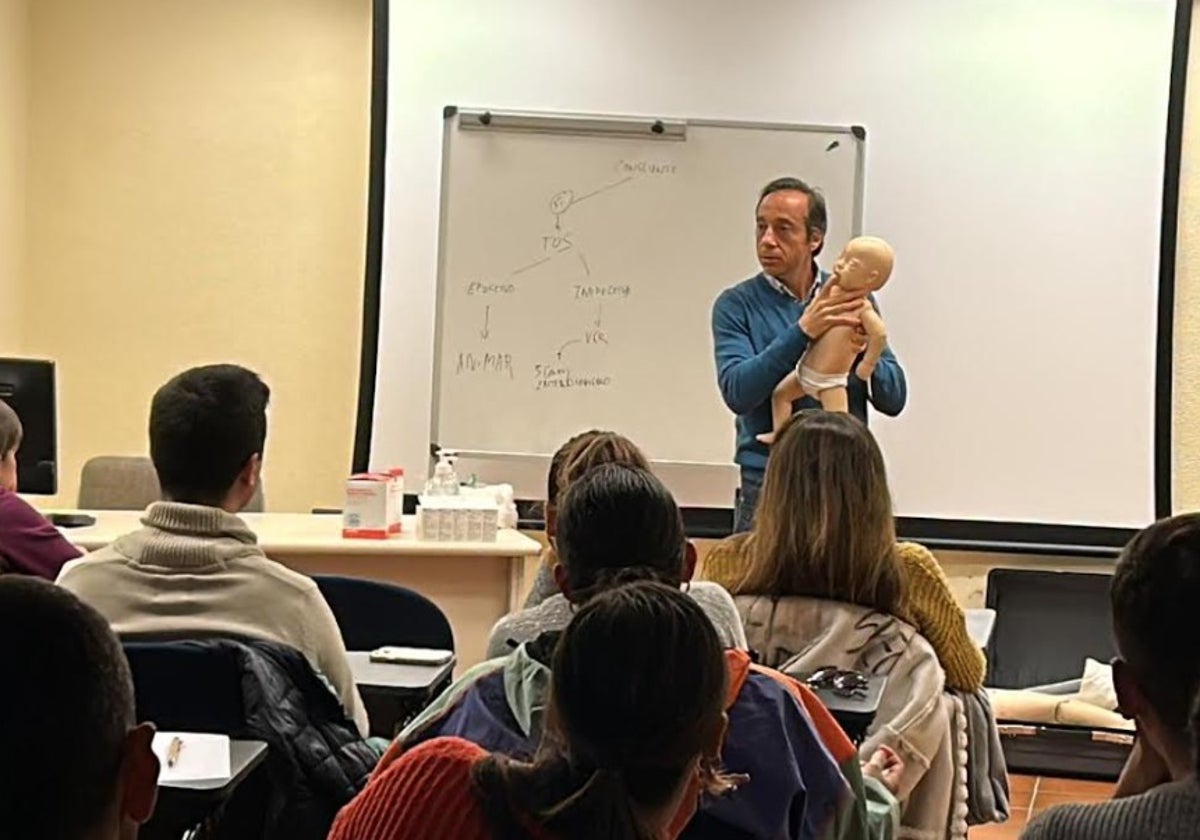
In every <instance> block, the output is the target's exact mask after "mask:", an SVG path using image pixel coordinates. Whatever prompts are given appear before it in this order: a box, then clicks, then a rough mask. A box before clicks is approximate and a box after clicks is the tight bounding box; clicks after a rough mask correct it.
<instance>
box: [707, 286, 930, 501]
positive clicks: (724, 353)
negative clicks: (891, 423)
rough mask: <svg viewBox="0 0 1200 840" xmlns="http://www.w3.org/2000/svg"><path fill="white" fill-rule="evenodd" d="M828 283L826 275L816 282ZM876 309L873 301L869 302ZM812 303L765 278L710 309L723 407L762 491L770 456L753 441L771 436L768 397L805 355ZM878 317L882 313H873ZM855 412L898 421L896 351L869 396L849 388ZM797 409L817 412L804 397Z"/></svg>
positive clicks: (902, 393) (745, 465)
mask: <svg viewBox="0 0 1200 840" xmlns="http://www.w3.org/2000/svg"><path fill="white" fill-rule="evenodd" d="M828 277H829V275H828V274H827V273H825V272H821V273H820V274H819V276H818V282H819V283H824V282H825V281H826V280H827V279H828ZM871 303H872V304H875V301H874V299H873V298H872V300H871ZM806 305H807V301H804V302H802V301H798V300H796V299H795V298H793V297H791V296H790V295H786V294H783V293H782V292H779V291H777V290H776V289H775V288H773V287H772V286H771V284H770V282H768V280H767V278H766V277H764V276H763V275H762V274H758V275H756V276H754V277H751V278H750V279H749V280H745V281H743V282H741V283H738V284H737V285H736V286H733V287H732V288H729V289H726V290H725V291H724V292H722V293H721V296H720V297H718V298H717V302H716V303H714V304H713V312H712V332H713V350H714V353H715V355H716V360H717V383H718V384H719V385H720V388H721V396H722V397H723V398H724V399H725V404H726V405H727V406H729V409H730V410H731V411H732V412H733V413H734V414H736V415H737V455H736V456H735V458H734V460H735V461H736V462H737V463H738V465H739V466H741V468H742V479H743V481H745V480H750V481H752V482H754V483H761V482H762V476H763V471H764V470H765V469H766V466H767V451H768V448H767V447H766V446H765V445H763V444H761V443H759V442H758V441H757V440H755V435H760V434H762V433H764V432H769V431H771V425H772V424H771V393H772V392H773V391H774V390H775V386H776V385H778V384H779V381H780V380H781V379H783V377H784V376H786V375H787V374H788V373H790V372H791V371H792V370H795V368H796V365H797V364H798V363H799V361H800V357H801V356H802V355H804V351H805V350H806V349H807V348H808V336H806V335H805V334H804V333H803V332H802V331H801V330H800V327H799V325H798V323H797V322H798V321H799V320H800V315H801V314H802V313H803V312H804V307H805V306H806ZM876 309H878V305H876ZM847 389H848V391H849V397H850V412H851V413H852V414H854V415H855V416H856V417H858V418H859V419H860V420H863V421H866V419H867V400H868V398H869V399H870V401H871V404H872V405H874V406H875V408H876V409H877V410H879V411H881V412H883V413H884V414H887V415H889V416H891V417H895V416H896V415H897V414H899V413H900V412H901V410H902V409H903V408H904V403H905V402H906V401H907V399H908V385H907V383H906V382H905V380H904V371H903V370H902V369H901V367H900V362H899V361H898V360H897V359H896V356H895V354H894V353H892V350H891V348H890V347H889V348H887V349H886V350H884V351H883V357H882V358H881V359H880V360H879V364H878V365H876V367H875V373H874V374H872V376H871V388H870V395H869V396H868V393H867V386H866V383H864V382H863V381H862V380H861V379H859V378H858V377H857V376H854V375H853V373H852V374H851V375H850V378H849V382H848V384H847ZM796 407H797V408H798V409H799V408H819V407H820V403H818V402H817V401H816V400H814V399H813V398H812V397H805V398H804V399H803V400H801V401H800V402H798V403H797V404H796Z"/></svg>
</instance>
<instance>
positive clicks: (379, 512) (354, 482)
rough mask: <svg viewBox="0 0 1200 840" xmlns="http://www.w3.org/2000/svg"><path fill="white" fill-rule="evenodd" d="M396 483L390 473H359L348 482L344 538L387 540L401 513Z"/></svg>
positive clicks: (343, 522) (343, 517)
mask: <svg viewBox="0 0 1200 840" xmlns="http://www.w3.org/2000/svg"><path fill="white" fill-rule="evenodd" d="M393 485H394V481H393V478H392V476H391V475H389V474H387V473H359V474H358V475H352V476H350V478H349V479H348V480H347V481H346V504H345V506H344V507H343V510H342V536H343V537H348V538H352V539H372V540H386V539H387V538H388V536H390V535H391V534H392V533H393V531H392V527H393V524H394V523H395V522H398V521H399V513H398V512H397V511H396V509H395V504H396V495H395V493H394V491H393Z"/></svg>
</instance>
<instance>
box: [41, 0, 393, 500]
mask: <svg viewBox="0 0 1200 840" xmlns="http://www.w3.org/2000/svg"><path fill="white" fill-rule="evenodd" d="M370 7H371V3H370V0H253V2H247V0H205V2H202V3H196V2H189V1H188V0H37V2H35V3H33V4H32V17H31V33H32V34H31V41H30V48H31V49H30V60H31V64H30V103H31V115H30V128H31V144H30V155H29V163H30V167H29V208H28V209H29V224H28V227H29V231H28V241H29V254H30V256H29V261H28V271H29V282H28V284H27V286H26V292H27V298H26V306H25V319H24V320H25V336H26V338H27V341H26V347H27V349H28V350H29V351H30V352H31V353H34V354H45V355H46V356H50V357H53V358H55V359H57V360H58V362H59V375H60V401H61V402H60V415H61V424H60V429H61V431H60V443H61V465H60V469H61V474H62V476H63V479H64V486H63V488H62V491H63V492H62V494H61V495H60V497H59V499H58V500H51V501H50V504H53V503H55V502H58V503H61V504H71V503H72V500H73V499H74V498H75V495H76V492H77V482H78V475H79V469H80V467H81V466H82V464H83V461H84V460H85V459H86V458H87V457H89V456H92V455H96V454H101V453H107V454H120V453H130V454H136V453H144V452H145V451H146V442H145V437H146V433H145V427H146V410H147V406H148V403H149V400H150V397H151V395H152V393H153V391H154V389H155V388H156V387H157V386H158V385H159V384H161V383H162V382H163V381H165V379H166V378H168V377H169V376H170V375H171V374H173V373H175V372H176V371H178V370H180V369H182V368H184V367H186V366H189V365H193V364H198V363H204V362H211V361H225V360H231V361H237V362H240V363H242V364H245V365H247V366H249V367H251V368H253V369H255V370H257V371H258V372H260V373H261V374H262V375H263V377H264V378H265V379H266V380H267V381H268V383H269V384H270V385H271V387H272V389H273V400H272V414H271V420H272V425H271V431H270V437H269V440H268V446H267V453H266V468H265V469H266V478H265V482H266V490H267V503H268V506H269V507H270V508H271V509H275V510H306V509H308V508H309V507H310V506H312V505H316V504H330V503H335V504H336V503H340V501H341V482H342V480H343V479H344V478H345V475H346V473H347V471H348V469H349V465H350V452H351V446H352V439H353V429H354V408H355V400H356V393H357V360H358V351H359V318H360V313H361V297H362V275H363V255H364V242H365V236H366V234H365V218H366V184H367V158H368V122H369V111H370V26H371V19H370V11H371V8H370Z"/></svg>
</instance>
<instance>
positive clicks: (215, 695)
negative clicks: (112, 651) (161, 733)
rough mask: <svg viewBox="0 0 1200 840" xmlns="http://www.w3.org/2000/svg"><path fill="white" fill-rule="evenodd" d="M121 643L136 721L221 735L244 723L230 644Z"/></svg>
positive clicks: (237, 667)
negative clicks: (134, 700)
mask: <svg viewBox="0 0 1200 840" xmlns="http://www.w3.org/2000/svg"><path fill="white" fill-rule="evenodd" d="M122 646H123V647H124V648H125V657H126V658H127V659H128V660H129V668H130V671H132V673H133V688H134V694H135V696H136V698H137V718H138V720H148V721H152V722H154V723H155V724H156V725H157V726H158V727H159V728H160V729H165V730H181V731H186V732H217V733H223V734H226V735H232V734H235V733H238V732H240V731H241V730H242V729H243V728H244V727H245V705H244V702H243V697H242V667H241V664H240V663H239V661H238V656H237V652H236V650H235V649H234V648H233V647H232V646H225V647H214V646H212V645H204V644H202V643H199V642H197V641H133V640H129V639H126V640H124V641H123V642H122Z"/></svg>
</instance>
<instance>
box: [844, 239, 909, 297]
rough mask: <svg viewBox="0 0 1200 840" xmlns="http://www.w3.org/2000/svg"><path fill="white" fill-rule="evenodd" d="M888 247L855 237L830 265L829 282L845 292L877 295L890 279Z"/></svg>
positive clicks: (890, 248)
mask: <svg viewBox="0 0 1200 840" xmlns="http://www.w3.org/2000/svg"><path fill="white" fill-rule="evenodd" d="M894 261H895V254H894V253H893V251H892V246H891V245H889V244H887V243H886V242H884V241H883V240H882V239H880V238H878V237H876V236H856V237H855V238H854V239H851V240H850V241H849V242H847V243H846V247H845V248H843V249H842V253H841V254H840V255H839V256H838V258H837V262H836V263H834V264H833V281H834V282H835V283H837V284H838V285H839V286H841V287H842V288H843V289H845V290H846V291H848V292H856V291H858V290H859V289H867V290H868V291H872V292H877V291H879V290H880V289H882V288H883V284H884V283H886V282H887V281H888V278H889V277H891V275H892V263H893V262H894Z"/></svg>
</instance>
